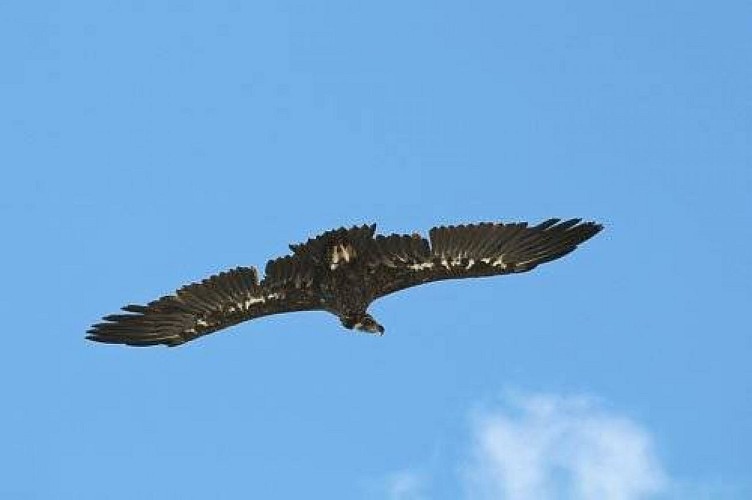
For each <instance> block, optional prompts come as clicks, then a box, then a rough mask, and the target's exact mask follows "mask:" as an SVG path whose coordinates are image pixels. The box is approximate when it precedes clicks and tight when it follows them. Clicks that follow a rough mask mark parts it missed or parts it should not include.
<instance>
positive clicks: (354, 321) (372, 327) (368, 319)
mask: <svg viewBox="0 0 752 500" xmlns="http://www.w3.org/2000/svg"><path fill="white" fill-rule="evenodd" d="M340 319H341V321H342V326H344V327H345V328H347V329H350V330H352V329H353V328H354V329H356V330H359V331H361V332H368V333H375V334H377V335H383V334H384V327H383V326H381V325H380V324H379V323H378V322H377V321H376V320H375V319H373V316H371V315H370V314H368V313H362V314H357V315H352V316H343V317H341V318H340Z"/></svg>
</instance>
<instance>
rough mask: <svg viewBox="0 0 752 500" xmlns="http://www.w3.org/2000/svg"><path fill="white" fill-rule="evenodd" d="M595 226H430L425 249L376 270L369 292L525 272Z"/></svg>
mask: <svg viewBox="0 0 752 500" xmlns="http://www.w3.org/2000/svg"><path fill="white" fill-rule="evenodd" d="M601 229H602V226H601V225H599V224H595V223H592V222H585V223H581V220H580V219H570V220H567V221H564V222H562V221H561V220H560V219H549V220H547V221H544V222H543V223H541V224H538V225H537V226H533V227H529V226H528V224H527V223H525V222H520V223H511V224H501V223H480V224H471V225H459V226H441V227H435V228H432V229H431V230H430V231H429V238H430V250H429V253H428V254H427V255H423V256H421V258H419V259H413V260H412V261H410V262H409V263H405V264H404V265H402V266H388V267H389V268H390V269H388V270H386V271H384V272H383V273H381V274H378V280H377V281H378V285H376V290H375V293H374V297H383V296H384V295H388V294H390V293H393V292H396V291H398V290H402V289H405V288H408V287H411V286H415V285H419V284H422V283H428V282H431V281H438V280H445V279H457V278H477V277H483V276H494V275H500V274H509V273H519V272H525V271H530V270H532V269H534V268H535V267H536V266H538V265H539V264H542V263H544V262H548V261H550V260H553V259H556V258H559V257H562V256H563V255H566V254H567V253H569V252H571V251H573V250H574V249H575V248H577V245H579V244H580V243H582V242H583V241H585V240H587V239H589V238H591V237H592V236H594V235H595V234H597V233H598V232H599V231H600V230H601ZM377 240H378V237H377ZM423 241H425V240H423ZM426 244H427V243H426ZM392 251H393V252H395V253H398V252H402V249H401V247H399V246H396V247H393V250H392ZM388 260H389V257H386V258H382V261H388Z"/></svg>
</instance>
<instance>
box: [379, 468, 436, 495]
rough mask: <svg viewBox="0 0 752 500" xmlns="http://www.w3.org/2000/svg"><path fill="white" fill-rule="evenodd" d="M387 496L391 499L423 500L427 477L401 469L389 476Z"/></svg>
mask: <svg viewBox="0 0 752 500" xmlns="http://www.w3.org/2000/svg"><path fill="white" fill-rule="evenodd" d="M386 486H387V498H389V500H422V499H424V498H426V497H425V496H424V487H425V478H424V477H423V476H422V475H421V474H418V473H416V472H414V471H401V472H397V473H394V474H392V475H391V476H389V477H388V478H387V485H386Z"/></svg>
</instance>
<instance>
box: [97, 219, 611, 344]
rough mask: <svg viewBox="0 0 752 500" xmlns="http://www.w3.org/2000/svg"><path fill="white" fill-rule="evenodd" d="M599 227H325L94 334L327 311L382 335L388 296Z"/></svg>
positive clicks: (537, 258) (135, 338)
mask: <svg viewBox="0 0 752 500" xmlns="http://www.w3.org/2000/svg"><path fill="white" fill-rule="evenodd" d="M601 229H602V226H600V225H598V224H595V223H592V222H585V223H581V222H580V220H579V219H572V220H568V221H564V222H561V221H560V220H559V219H550V220H547V221H545V222H543V223H541V224H539V225H537V226H532V227H529V226H528V225H527V224H526V223H524V222H523V223H512V224H495V223H481V224H475V225H465V226H449V227H437V228H433V229H431V230H430V232H429V237H430V242H429V240H427V239H425V238H423V237H421V236H420V235H418V234H412V235H396V234H393V235H390V236H383V235H375V234H374V233H375V230H376V225H375V224H373V225H370V226H360V227H352V228H349V229H345V228H340V229H337V230H334V231H327V232H325V233H323V234H321V235H319V236H318V237H316V238H313V239H309V240H308V241H307V242H306V243H303V244H299V245H290V249H291V250H292V254H291V255H287V256H285V257H281V258H278V259H275V260H270V261H269V262H268V263H267V265H266V273H265V277H264V278H263V280H259V277H258V273H257V271H256V269H255V268H253V267H238V268H235V269H232V270H230V271H226V272H223V273H220V274H218V275H215V276H212V277H210V278H208V279H205V280H204V281H202V282H200V283H194V284H190V285H186V286H184V287H182V288H180V289H178V290H177V291H176V292H175V294H173V295H167V296H164V297H162V298H160V299H157V300H155V301H153V302H150V303H149V304H147V305H145V306H141V305H129V306H125V307H124V308H123V311H124V312H125V313H126V314H114V315H110V316H105V317H104V320H105V321H104V322H102V323H98V324H96V325H94V326H93V327H92V328H91V329H90V330H89V332H88V333H89V335H88V337H87V338H89V339H91V340H95V341H98V342H105V343H116V344H128V345H136V346H149V345H157V344H164V345H168V346H176V345H180V344H183V343H185V342H187V341H189V340H193V339H195V338H197V337H200V336H203V335H206V334H209V333H212V332H215V331H217V330H221V329H224V328H227V327H229V326H232V325H235V324H237V323H240V322H243V321H247V320H250V319H254V318H258V317H262V316H268V315H271V314H279V313H285V312H293V311H310V310H321V311H328V312H330V313H332V314H335V315H336V316H338V317H339V318H340V321H341V322H342V325H343V326H344V327H346V328H349V329H352V328H355V329H357V330H361V331H366V332H370V333H378V334H381V333H383V332H384V328H383V327H382V326H381V325H380V324H379V323H377V322H376V321H375V320H374V319H373V317H371V316H370V315H369V314H368V313H367V308H368V306H369V305H370V304H371V302H372V301H374V300H376V299H378V298H380V297H383V296H384V295H387V294H390V293H393V292H396V291H398V290H402V289H404V288H408V287H411V286H415V285H420V284H422V283H427V282H431V281H438V280H445V279H455V278H470V277H483V276H494V275H502V274H510V273H519V272H525V271H529V270H531V269H533V268H535V267H536V266H537V265H539V264H541V263H544V262H548V261H550V260H553V259H556V258H559V257H561V256H563V255H565V254H567V253H569V252H571V251H573V250H574V249H575V248H576V247H577V245H578V244H580V243H582V242H584V241H585V240H587V239H589V238H591V237H592V236H594V235H595V234H597V233H598V232H599V231H600V230H601Z"/></svg>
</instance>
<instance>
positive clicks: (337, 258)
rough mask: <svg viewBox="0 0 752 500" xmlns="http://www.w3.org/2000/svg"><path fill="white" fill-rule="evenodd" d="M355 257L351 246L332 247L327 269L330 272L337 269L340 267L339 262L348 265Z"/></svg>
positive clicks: (355, 253)
mask: <svg viewBox="0 0 752 500" xmlns="http://www.w3.org/2000/svg"><path fill="white" fill-rule="evenodd" d="M356 255H357V252H356V251H355V248H353V247H352V245H344V244H342V245H334V246H333V247H332V256H331V262H330V264H329V269H331V270H332V271H333V270H335V269H337V268H338V267H339V265H340V262H344V263H349V262H350V261H351V260H353V259H355V257H356Z"/></svg>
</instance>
